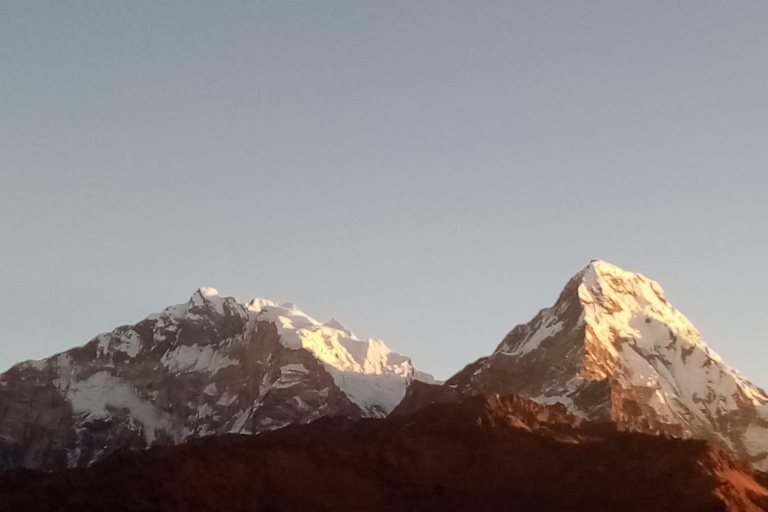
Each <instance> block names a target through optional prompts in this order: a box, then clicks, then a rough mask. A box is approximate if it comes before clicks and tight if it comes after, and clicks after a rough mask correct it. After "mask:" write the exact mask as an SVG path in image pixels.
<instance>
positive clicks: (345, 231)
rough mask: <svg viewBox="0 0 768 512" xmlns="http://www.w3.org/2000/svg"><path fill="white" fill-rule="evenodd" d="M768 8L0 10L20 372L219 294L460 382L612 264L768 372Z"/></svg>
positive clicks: (11, 316)
mask: <svg viewBox="0 0 768 512" xmlns="http://www.w3.org/2000/svg"><path fill="white" fill-rule="evenodd" d="M766 27H768V3H766V2H763V1H743V2H722V1H707V0H696V1H690V2H685V1H676V2H669V1H643V2H637V1H632V2H622V1H613V0H612V1H600V2H595V1H579V2H563V1H560V2H548V1H517V2H509V1H478V2H475V1H472V2H469V1H463V2H454V1H447V0H439V1H432V2H427V1H416V2H414V1H411V0H408V1H390V2H373V1H372V2H364V1H347V2H333V1H324V2H316V1H307V2H286V1H270V2H254V1H248V2H236V1H223V2H200V1H190V0H184V1H178V2H173V1H165V2H154V1H146V2H143V1H130V2H128V1H126V2H101V1H93V2H84V1H73V2H58V1H51V2H36V1H24V2H3V4H2V6H0V194H2V201H0V282H2V285H3V288H4V290H3V293H1V294H0V327H2V331H0V332H2V334H1V336H2V343H1V345H0V367H2V369H4V368H7V367H8V366H10V365H11V364H13V363H15V362H17V361H20V360H22V359H28V358H41V357H44V356H47V355H50V354H52V353H54V352H57V351H61V350H64V349H67V348H69V347H72V346H75V345H80V344H83V343H85V342H86V341H88V340H89V339H90V338H92V337H93V336H94V335H96V334H98V333H99V332H103V331H108V330H111V329H112V328H113V327H115V326H117V325H121V324H127V323H134V322H136V321H138V320H140V319H141V318H143V317H144V316H146V315H147V314H149V313H152V312H155V311H159V310H161V309H162V308H164V307H165V306H167V305H170V304H175V303H179V302H184V301H186V300H187V299H188V297H189V295H191V293H192V292H193V291H194V290H195V289H196V288H198V287H200V286H214V287H216V288H218V289H219V290H220V292H221V293H222V294H223V295H232V296H235V297H237V298H239V299H241V300H247V299H250V298H252V297H257V296H259V297H268V298H272V299H274V300H278V301H292V302H295V303H297V304H298V305H299V306H300V307H301V308H302V309H303V310H304V311H305V312H307V313H308V314H310V315H312V316H314V317H316V318H318V319H319V320H327V319H329V318H330V317H334V316H335V317H338V318H339V319H341V320H342V321H343V322H345V323H346V324H347V325H349V326H350V327H351V328H352V329H353V330H354V331H356V332H357V333H358V334H359V335H362V336H366V337H368V336H371V337H376V338H381V339H383V340H385V341H386V342H387V343H388V345H390V346H391V347H392V348H393V349H395V350H397V351H400V352H402V353H404V354H407V355H410V356H412V357H413V359H414V361H415V362H416V364H417V366H419V367H421V368H422V369H424V370H427V371H430V372H433V373H434V374H435V375H436V376H438V377H440V378H445V377H447V376H449V375H450V374H452V373H453V372H455V371H457V370H459V369H460V368H461V367H463V365H465V364H467V363H469V362H471V361H473V360H474V359H476V358H477V357H480V356H482V355H486V354H488V353H489V352H490V351H492V350H493V348H495V346H496V345H497V344H498V342H499V341H500V340H501V338H502V337H503V336H504V334H505V333H506V332H507V331H509V330H510V329H511V328H512V327H513V326H514V325H515V324H517V323H522V322H526V321H528V320H529V319H530V318H531V317H532V316H533V315H534V314H535V313H536V311H537V310H539V309H540V308H542V307H546V306H549V305H551V304H552V303H553V302H554V301H555V299H556V297H557V295H558V294H559V292H560V290H561V289H562V287H563V286H564V285H565V283H566V281H567V280H568V279H569V278H570V277H571V276H572V275H573V274H575V273H576V272H578V271H579V270H580V269H582V268H583V267H584V266H586V265H587V264H588V262H589V261H590V260H591V259H596V258H599V259H604V260H607V261H610V262H612V263H614V264H616V265H619V266H621V267H623V268H625V269H628V270H634V271H637V272H641V273H643V274H645V275H647V276H648V277H651V278H653V279H656V280H658V281H659V282H660V283H661V284H662V286H663V287H664V288H665V290H666V292H667V298H668V299H669V300H670V301H671V302H672V303H673V304H674V305H675V306H676V307H677V308H678V309H680V310H681V311H682V312H683V313H684V314H686V315H687V316H688V317H689V319H691V321H693V323H694V324H695V325H696V326H697V327H698V328H699V330H700V331H701V332H702V334H703V336H704V338H705V339H706V340H707V342H708V343H709V344H710V346H712V348H714V349H715V350H716V351H717V352H719V353H720V354H721V355H722V356H723V358H724V360H725V361H726V362H727V363H729V364H730V365H731V366H734V367H736V368H738V369H739V370H740V371H741V372H742V373H743V374H744V375H745V376H746V377H748V378H749V379H751V380H753V381H754V382H755V383H757V384H759V385H761V386H763V387H766V386H768V372H766V367H767V364H766V363H767V362H768V343H766V342H767V341H768V336H766V334H765V329H764V325H765V313H764V310H765V307H766V289H768V271H766V254H768V233H767V231H768V229H766V228H767V227H768V200H767V199H766V195H767V194H768V30H767V29H766Z"/></svg>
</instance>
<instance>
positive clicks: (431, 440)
mask: <svg viewBox="0 0 768 512" xmlns="http://www.w3.org/2000/svg"><path fill="white" fill-rule="evenodd" d="M611 427H612V425H611V424H602V425H595V424H589V423H586V422H584V421H581V420H579V419H578V418H574V417H573V416H571V415H570V414H568V413H567V412H566V411H565V407H563V406H546V405H541V404H537V403H535V402H531V401H528V400H525V399H521V398H519V397H514V396H489V397H474V398H469V399H467V400H465V401H463V402H462V403H459V404H440V405H437V404H436V405H432V406H429V407H425V408H424V409H422V410H420V411H418V412H417V413H415V414H414V415H412V416H408V417H393V416H390V417H388V418H385V419H363V420H360V421H356V422H353V421H349V420H346V419H342V418H333V419H331V418H323V419H320V420H317V421H315V422H312V423H310V424H308V425H296V426H289V427H286V428H285V429H281V430H279V431H275V432H268V433H265V434H262V435H259V436H223V437H206V438H203V439H197V440H192V441H191V442H189V443H186V444H184V445H180V446H173V447H163V448H156V449H152V450H149V451H144V452H138V453H137V452H134V453H130V454H125V455H113V456H112V457H110V458H109V459H108V460H106V461H103V462H102V463H98V464H97V465H95V466H93V467H90V468H85V469H70V470H64V471H60V472H57V473H54V474H48V475H44V474H34V473H30V472H29V471H16V472H9V473H6V474H0V509H2V510H24V511H26V512H37V511H48V510H57V511H59V512H69V511H72V512H74V511H77V512H90V511H94V512H95V511H103V510H110V511H113V512H128V511H136V512H139V511H141V512H150V511H164V512H168V511H187V512H202V511H216V512H218V511H221V510H227V511H233V512H235V511H250V512H258V511H271V512H281V511H299V510H302V511H303V510H313V511H325V510H327V511H334V512H343V511H353V510H354V511H359V510H366V511H382V512H384V511H386V512H393V511H406V510H408V511H440V512H444V511H453V510H456V511H466V510H473V511H497V510H506V511H513V512H514V511H520V512H523V511H524V512H529V511H534V510H535V511H537V512H555V511H557V512H563V511H573V510H578V511H583V512H592V511H594V512H597V511H600V512H608V511H610V512H614V511H619V510H620V511H625V512H655V511H659V512H661V511H664V512H667V511H670V510H675V511H679V512H687V511H690V512H694V511H695V512H708V511H712V512H715V511H717V512H760V511H765V510H768V490H767V489H766V488H765V487H764V480H763V483H761V482H760V481H759V480H760V479H764V478H765V477H764V475H760V474H757V473H755V472H753V471H751V470H749V469H747V468H746V467H743V466H741V465H739V464H735V463H734V462H733V461H732V460H731V459H730V458H729V457H728V456H727V455H726V454H725V453H723V452H722V451H720V450H718V449H716V448H713V447H712V446H711V445H709V444H708V443H706V442H704V441H694V440H680V439H672V438H666V437H658V436H650V435H645V434H638V433H630V432H617V431H616V430H615V429H614V428H611Z"/></svg>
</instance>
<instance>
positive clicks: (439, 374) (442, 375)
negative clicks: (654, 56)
mask: <svg viewBox="0 0 768 512" xmlns="http://www.w3.org/2000/svg"><path fill="white" fill-rule="evenodd" d="M592 261H601V260H592ZM665 289H666V287H665ZM200 290H211V291H212V293H214V294H216V295H218V294H219V289H218V288H215V287H213V286H211V287H206V286H202V287H198V291H200ZM222 296H223V297H231V295H229V294H227V293H224V294H223V295H222ZM234 298H235V300H238V301H240V302H242V303H246V302H249V301H253V300H267V301H270V300H269V299H262V298H258V297H257V298H254V297H253V296H250V297H249V298H248V299H245V300H242V298H241V297H234ZM673 300H674V298H673ZM270 302H271V301H270ZM276 302H277V303H281V302H280V301H276ZM674 302H675V303H677V301H676V300H675V301H674ZM282 303H284V304H288V305H293V302H291V301H288V300H286V301H285V302H282ZM155 309H157V308H155ZM323 309H329V310H332V309H333V308H332V307H327V308H323ZM315 316H318V315H315ZM372 316H373V315H372ZM530 316H533V315H532V314H530V315H529V317H530ZM144 317H146V315H144ZM144 317H140V318H144ZM140 318H134V319H126V320H125V321H122V322H119V323H118V324H116V325H127V324H131V323H134V322H136V321H138V320H139V319H140ZM328 321H329V322H330V321H338V320H337V319H336V316H330V317H328ZM524 322H525V319H523V318H521V319H520V320H519V322H517V323H518V324H522V323H524ZM507 323H508V322H507ZM346 324H349V321H348V320H347V319H345V320H344V324H342V325H345V326H346ZM109 330H110V329H106V330H104V331H103V333H106V332H108V331H109ZM354 330H358V329H357V328H355V329H354ZM507 330H508V329H507ZM358 331H359V330H358ZM361 332H365V331H361ZM504 334H506V331H505V332H504ZM93 336H94V335H93V334H92V335H91V336H89V337H88V339H91V338H93ZM362 338H363V339H379V338H378V337H377V336H375V335H371V336H369V335H367V334H366V335H365V336H362ZM381 338H383V337H381ZM704 338H705V339H708V338H707V336H704ZM497 339H500V336H499V337H497ZM483 341H488V340H483ZM389 342H390V343H392V340H389ZM494 343H495V342H493V341H488V344H487V345H488V347H490V348H492V346H495V345H494ZM715 343H716V345H715V346H716V347H718V350H721V348H720V347H719V346H718V345H717V340H715ZM80 344H81V343H80V342H74V343H69V344H68V345H66V344H64V343H62V344H60V345H59V349H58V350H55V351H56V352H60V351H64V350H67V349H69V348H71V347H73V346H78V345H80ZM394 346H395V347H397V346H398V343H397V340H394ZM397 348H399V349H400V350H403V351H404V352H406V353H408V352H407V350H408V348H409V347H406V348H405V349H403V348H400V347H397ZM411 348H413V347H411ZM725 348H727V347H725ZM487 352H488V350H485V352H478V353H477V356H476V357H475V359H477V358H479V357H482V356H483V355H484V354H485V353H487ZM723 352H724V353H726V352H727V351H723ZM733 352H736V356H739V354H738V350H735V351H733ZM729 354H731V355H732V353H729ZM49 355H50V353H47V354H43V355H42V356H40V357H29V358H24V359H20V360H17V361H9V362H8V364H7V368H10V367H11V366H13V365H15V364H17V363H19V362H22V361H25V360H28V359H29V360H34V359H41V358H42V357H48V356H49ZM741 355H742V356H743V355H744V354H741ZM734 359H737V360H738V359H740V358H739V357H735V358H734ZM747 359H748V358H747ZM473 360H474V359H473ZM728 360H730V357H728V358H726V361H728ZM417 363H418V365H419V367H420V368H421V369H423V370H425V371H428V372H430V373H432V374H433V375H435V377H436V378H439V379H441V380H444V379H447V378H448V377H450V376H451V375H454V374H455V373H456V372H458V371H459V370H461V369H462V368H463V366H464V365H463V364H462V365H460V366H459V367H457V368H445V367H444V368H441V369H440V370H439V371H431V369H430V366H431V364H434V361H432V360H430V358H424V360H423V361H417ZM747 366H749V365H747ZM734 367H737V368H739V366H738V365H734ZM7 368H6V369H7ZM0 371H4V369H0ZM745 376H746V377H747V378H749V379H750V380H752V381H753V382H756V383H758V385H760V386H761V387H763V388H764V389H765V388H768V380H765V379H768V377H765V376H764V375H763V373H762V372H755V375H751V374H750V373H749V372H746V375H745Z"/></svg>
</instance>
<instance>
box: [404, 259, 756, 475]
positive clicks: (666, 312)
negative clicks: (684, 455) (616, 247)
mask: <svg viewBox="0 0 768 512" xmlns="http://www.w3.org/2000/svg"><path fill="white" fill-rule="evenodd" d="M487 393H518V394H520V395H522V396H524V397H528V398H531V399H533V400H536V401H538V402H542V403H555V402H560V403H563V404H564V405H566V406H567V408H568V409H569V410H570V411H571V412H573V413H575V414H577V415H580V416H582V417H585V418H588V419H592V420H612V421H615V422H616V423H617V424H618V425H619V426H620V427H621V428H624V429H628V430H638V431H644V432H651V433H666V434H670V435H674V436H680V437H694V438H700V439H705V440H709V441H711V442H713V443H715V444H717V445H719V446H721V447H722V448H724V449H725V450H726V451H728V452H730V453H731V454H733V455H734V456H736V457H737V458H738V459H741V460H743V461H746V462H749V463H751V464H753V465H754V466H755V467H757V468H758V469H763V470H766V469H768V396H766V393H765V392H764V391H763V390H762V389H760V388H758V387H756V386H754V385H752V384H751V383H749V382H748V381H746V380H745V379H744V378H743V377H742V376H741V375H739V373H738V372H737V371H735V370H733V369H731V368H729V367H728V366H727V365H725V364H724V363H723V361H722V360H721V359H720V357H719V356H718V355H717V354H716V353H715V352H714V351H712V350H711V349H710V348H709V347H708V346H707V345H706V344H705V343H704V341H703V340H702V338H701V336H700V334H699V333H698V331H697V330H696V329H695V328H694V326H693V325H691V323H690V322H689V321H688V320H687V319H686V318H685V317H684V316H683V315H682V314H681V313H680V312H678V311H677V310H675V309H674V308H673V307H672V305H671V304H670V303H669V302H668V301H667V299H666V298H665V296H664V292H663V290H662V289H661V287H660V286H659V285H658V284H657V283H656V282H654V281H651V280H649V279H647V278H645V277H644V276H642V275H640V274H636V273H633V272H625V271H623V270H621V269H619V268H617V267H615V266H613V265H610V264H608V263H605V262H602V261H593V262H592V263H590V265H589V266H588V267H587V268H586V269H584V270H583V271H582V272H580V273H579V274H577V275H576V276H575V277H573V278H572V279H571V280H570V282H569V283H568V284H567V286H566V287H565V289H564V291H563V292H562V294H561V295H560V297H559V298H558V300H557V302H556V303H555V305H554V306H552V307H551V308H547V309H544V310H542V311H540V312H539V313H538V314H537V315H536V317H535V318H534V319H533V320H531V321H530V322H529V323H527V324H525V325H519V326H517V327H515V328H514V329H513V330H512V331H511V332H510V333H509V334H508V335H507V336H506V337H505V338H504V340H503V341H502V342H501V344H500V345H499V346H498V347H497V348H496V350H495V351H494V352H493V354H491V355H490V356H488V357H485V358H482V359H480V360H478V361H476V362H475V363H473V364H470V365H469V366H467V367H466V368H464V369H463V370H462V371H460V372H459V373H458V374H456V375H455V376H453V377H452V378H451V379H449V380H448V381H446V382H445V384H443V385H442V386H429V385H424V384H421V383H414V384H412V385H411V386H410V387H409V389H408V392H407V394H406V398H405V400H404V401H403V403H402V404H401V405H400V406H399V407H398V409H397V410H396V413H397V414H406V413H408V412H410V411H413V410H414V409H417V408H419V407H421V406H422V405H424V404H425V403H430V402H441V401H453V400H456V399H459V398H460V397H463V396H468V395H477V394H487Z"/></svg>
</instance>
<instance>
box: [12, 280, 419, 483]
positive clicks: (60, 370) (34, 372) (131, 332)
mask: <svg viewBox="0 0 768 512" xmlns="http://www.w3.org/2000/svg"><path fill="white" fill-rule="evenodd" d="M417 377H418V378H422V379H426V380H429V379H430V377H429V376H428V375H426V374H423V373H421V372H418V374H417V372H416V371H415V370H414V368H413V365H412V363H411V361H410V360H409V359H408V358H406V357H403V356H401V355H399V354H397V353H394V352H392V351H390V350H389V348H388V347H387V346H386V345H385V344H384V343H383V342H381V341H378V340H368V341H362V340H360V339H358V338H357V337H356V336H355V335H354V334H353V333H352V332H351V331H349V329H347V328H345V327H344V326H343V324H341V323H340V322H338V321H333V322H329V323H328V324H322V323H321V322H318V321H316V320H314V319H312V318H311V317H309V316H307V315H306V314H305V313H303V312H302V311H300V310H299V309H298V308H296V306H294V305H292V304H285V305H278V304H275V303H274V302H272V301H269V300H264V299H255V300H253V301H251V302H249V303H247V304H241V303H239V302H237V301H236V300H235V299H233V298H223V297H220V296H219V295H218V292H217V291H216V290H215V289H212V288H201V289H200V290H198V291H197V292H195V293H194V294H193V295H192V297H191V298H190V299H189V301H188V302H186V303H184V304H179V305H176V306H171V307H169V308H166V309H165V310H164V311H162V312H161V313H159V314H155V315H151V316H149V317H147V318H146V319H144V320H142V321H141V322H139V323H137V324H136V325H131V326H123V327H118V328H117V329H115V330H113V331H112V332H109V333H105V334H101V335H99V336H97V337H95V338H94V339H93V340H91V341H90V342H88V343H87V344H85V345H84V346H82V347H77V348H74V349H72V350H68V351H66V352H63V353H61V354H57V355H55V356H52V357H50V358H47V359H44V360H41V361H26V362H23V363H20V364H17V365H15V366H14V367H12V368H11V369H10V370H8V371H7V372H5V373H4V374H2V375H0V468H13V467H19V466H21V467H27V468H34V469H45V470H50V469H58V468H65V467H83V466H88V465H90V464H92V463H94V462H96V461H98V460H102V459H103V458H104V457H106V456H107V455H109V454H110V453H112V452H113V451H115V450H117V449H137V450H141V449H145V448H147V447H149V446H153V445H172V444H177V443H181V442H183V441H186V440H188V439H192V438H197V437H202V436H208V435H220V434H225V433H256V432H262V431H267V430H273V429H276V428H279V427H282V426H285V425H288V424H296V423H299V424H300V423H306V422H309V421H311V420H314V419H317V418H319V417H321V416H345V417H349V418H360V417H381V416H385V415H386V414H388V413H389V412H390V411H391V410H392V409H393V408H394V407H395V405H397V403H398V402H399V401H400V399H401V398H402V397H403V394H404V392H405V388H406V386H407V384H408V383H409V382H410V381H412V380H413V379H415V378H417Z"/></svg>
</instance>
